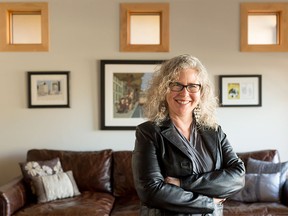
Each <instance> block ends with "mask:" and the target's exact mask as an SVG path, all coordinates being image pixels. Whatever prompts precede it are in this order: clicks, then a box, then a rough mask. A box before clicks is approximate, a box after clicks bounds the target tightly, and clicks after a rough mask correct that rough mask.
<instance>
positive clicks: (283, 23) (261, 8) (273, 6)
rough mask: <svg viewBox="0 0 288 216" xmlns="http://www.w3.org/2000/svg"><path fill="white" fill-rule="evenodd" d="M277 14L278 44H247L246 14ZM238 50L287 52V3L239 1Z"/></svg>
mask: <svg viewBox="0 0 288 216" xmlns="http://www.w3.org/2000/svg"><path fill="white" fill-rule="evenodd" d="M249 14H260V15H266V14H277V16H278V32H277V37H278V38H277V41H278V44H272V45H270V44H268V45H258V44H257V45H253V44H252V45H251V44H248V15H249ZM240 22H241V24H240V25H241V26H240V28H241V29H240V31H241V39H240V51H242V52H287V51H288V3H241V5H240Z"/></svg>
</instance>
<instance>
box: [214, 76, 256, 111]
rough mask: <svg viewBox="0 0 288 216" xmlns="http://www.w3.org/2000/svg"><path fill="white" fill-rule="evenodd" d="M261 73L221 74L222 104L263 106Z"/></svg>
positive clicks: (224, 105)
mask: <svg viewBox="0 0 288 216" xmlns="http://www.w3.org/2000/svg"><path fill="white" fill-rule="evenodd" d="M261 79H262V77H261V75H225V76H220V83H219V84H220V85H219V86H220V106H222V107H241V106H242V107H252V106H255V107H256V106H261V105H262V101H261Z"/></svg>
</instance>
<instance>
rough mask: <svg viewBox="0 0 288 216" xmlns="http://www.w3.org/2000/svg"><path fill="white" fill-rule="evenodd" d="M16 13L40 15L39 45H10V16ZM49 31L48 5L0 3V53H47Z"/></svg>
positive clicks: (38, 3) (37, 3)
mask: <svg viewBox="0 0 288 216" xmlns="http://www.w3.org/2000/svg"><path fill="white" fill-rule="evenodd" d="M13 12H17V13H22V12H23V13H31V14H32V13H40V14H41V43H40V44H11V41H10V38H11V35H10V19H11V18H10V16H11V14H12V13H13ZM48 50H49V29H48V3H47V2H33V3H25V2H22V3H18V2H17V3H16V2H13V3H0V51H4V52H18V51H23V52H26V51H48Z"/></svg>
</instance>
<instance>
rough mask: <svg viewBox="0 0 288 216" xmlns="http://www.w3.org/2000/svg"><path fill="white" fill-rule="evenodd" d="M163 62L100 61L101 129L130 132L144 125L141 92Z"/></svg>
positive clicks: (143, 99)
mask: <svg viewBox="0 0 288 216" xmlns="http://www.w3.org/2000/svg"><path fill="white" fill-rule="evenodd" d="M161 62H163V60H101V61H100V67H101V129H102V130H134V129H135V127H136V126H137V125H138V124H140V123H142V122H144V121H145V118H144V116H143V104H144V103H145V101H146V100H147V99H146V96H145V90H146V89H147V86H148V84H149V80H150V79H151V77H152V75H153V72H155V71H156V70H157V69H158V68H159V66H160V64H161Z"/></svg>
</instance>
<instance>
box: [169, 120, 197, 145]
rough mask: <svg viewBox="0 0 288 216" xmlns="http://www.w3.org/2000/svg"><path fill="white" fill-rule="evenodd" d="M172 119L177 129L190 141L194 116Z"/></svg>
mask: <svg viewBox="0 0 288 216" xmlns="http://www.w3.org/2000/svg"><path fill="white" fill-rule="evenodd" d="M170 118H171V120H172V122H173V124H174V125H175V127H176V128H177V129H178V130H179V131H180V132H181V133H182V134H183V135H184V136H185V137H186V139H187V140H190V133H191V125H192V122H193V118H192V116H190V118H178V117H176V118H175V117H174V118H173V117H170Z"/></svg>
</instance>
